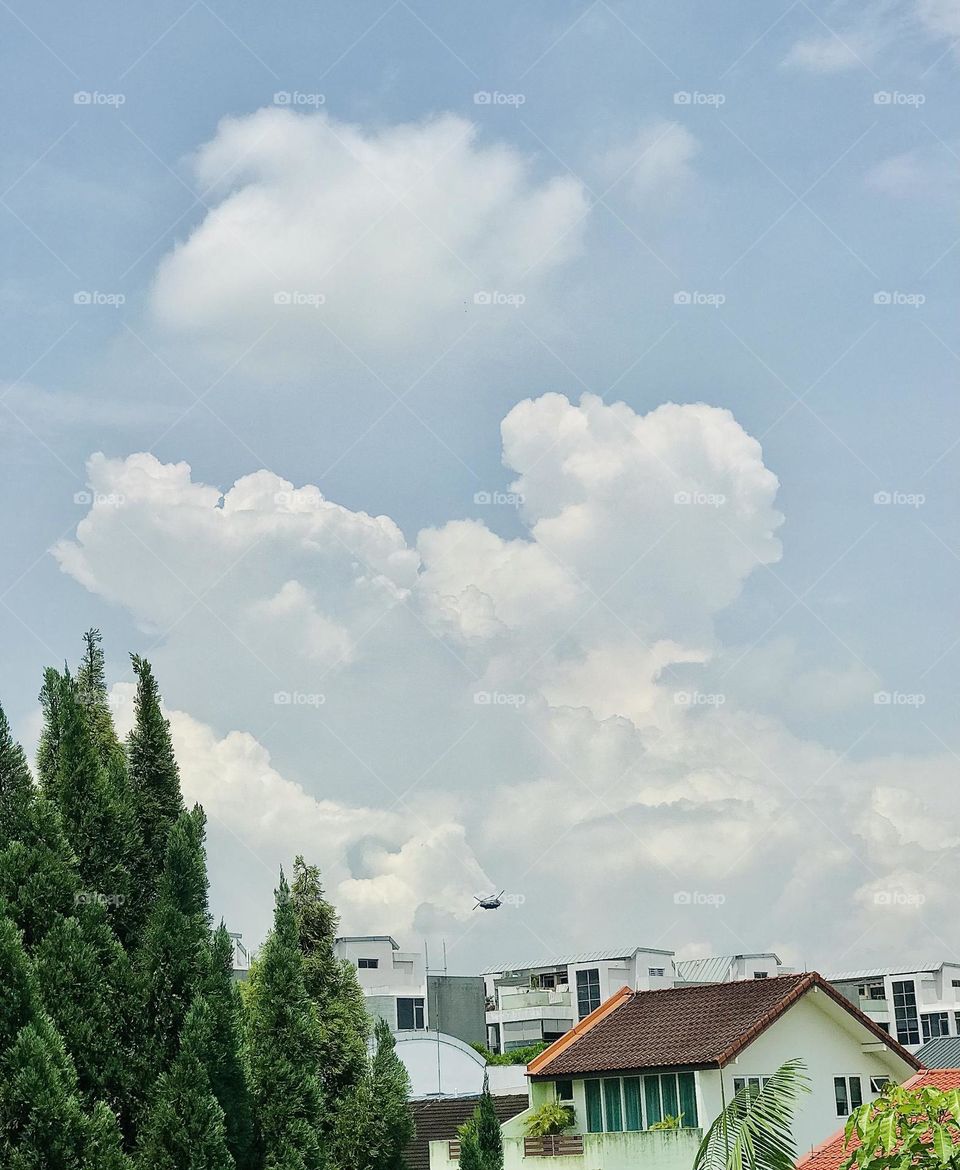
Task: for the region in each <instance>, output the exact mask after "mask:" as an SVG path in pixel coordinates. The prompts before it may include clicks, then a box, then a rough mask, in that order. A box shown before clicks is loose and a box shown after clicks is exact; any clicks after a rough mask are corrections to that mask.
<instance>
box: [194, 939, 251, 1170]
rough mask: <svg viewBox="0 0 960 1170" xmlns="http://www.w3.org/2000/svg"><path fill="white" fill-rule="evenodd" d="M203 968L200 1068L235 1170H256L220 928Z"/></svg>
mask: <svg viewBox="0 0 960 1170" xmlns="http://www.w3.org/2000/svg"><path fill="white" fill-rule="evenodd" d="M207 967H208V969H207V971H206V974H205V975H204V978H203V980H202V983H201V988H202V992H203V998H204V1000H205V1001H206V1004H207V1006H208V1009H209V1016H210V1028H209V1032H208V1037H207V1046H206V1049H205V1051H204V1053H203V1062H204V1066H205V1068H206V1072H207V1076H208V1077H209V1078H210V1087H211V1089H212V1090H213V1093H214V1096H215V1097H216V1099H217V1101H218V1103H219V1105H220V1108H221V1109H222V1110H223V1113H224V1123H225V1126H226V1140H227V1147H228V1148H229V1150H230V1153H231V1155H232V1157H233V1160H234V1162H235V1163H236V1166H237V1170H255V1167H256V1164H257V1158H256V1144H255V1140H254V1127H253V1103H252V1101H251V1098H250V1088H249V1085H248V1084H247V1077H246V1070H245V1069H244V1066H243V1060H242V1044H243V1031H242V1020H243V1016H242V1011H243V1007H242V1004H241V1002H240V993H239V991H238V990H237V987H236V985H235V984H234V982H233V977H232V976H233V941H232V939H231V938H230V935H229V934H228V933H227V928H226V927H225V926H224V925H223V923H222V922H221V923H220V926H219V927H218V929H217V930H216V931H215V932H214V935H213V941H212V943H211V946H210V952H209V959H208V965H207Z"/></svg>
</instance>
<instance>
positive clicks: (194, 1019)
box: [137, 995, 235, 1170]
mask: <svg viewBox="0 0 960 1170" xmlns="http://www.w3.org/2000/svg"><path fill="white" fill-rule="evenodd" d="M214 1031H215V1021H214V1019H213V1013H212V1012H211V1010H210V1006H209V1004H208V1003H207V1001H206V1000H205V999H204V997H203V996H202V995H198V996H197V998H196V999H195V1000H194V1001H193V1004H192V1005H191V1007H190V1011H189V1012H188V1013H187V1018H186V1020H185V1021H184V1025H183V1035H182V1038H181V1042H180V1051H179V1053H178V1054H177V1057H176V1059H175V1060H174V1062H173V1065H172V1066H171V1067H170V1069H169V1070H168V1071H167V1072H164V1073H161V1075H160V1077H159V1078H158V1080H157V1083H156V1085H155V1087H154V1090H153V1092H152V1093H151V1102H150V1108H149V1111H148V1113H147V1116H146V1119H145V1121H144V1125H143V1132H142V1135H141V1140H140V1143H139V1146H138V1151H137V1165H138V1166H139V1167H141V1168H142V1170H233V1167H234V1164H235V1163H234V1160H233V1157H232V1156H231V1154H230V1150H229V1147H228V1145H227V1133H226V1126H225V1124H224V1113H223V1109H221V1107H220V1105H219V1103H218V1101H217V1098H216V1095H215V1094H214V1091H213V1089H212V1087H211V1085H210V1079H209V1077H208V1075H207V1069H206V1066H207V1061H208V1060H209V1053H210V1046H211V1043H213V1042H214V1037H213V1032H214Z"/></svg>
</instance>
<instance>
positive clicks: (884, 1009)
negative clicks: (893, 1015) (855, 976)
mask: <svg viewBox="0 0 960 1170" xmlns="http://www.w3.org/2000/svg"><path fill="white" fill-rule="evenodd" d="M858 999H859V1007H860V1010H861V1011H862V1012H866V1013H867V1015H877V1016H885V1015H889V1013H890V1005H889V1003H888V1002H887V1000H885V999H871V998H870V996H869V995H861V996H859V997H858Z"/></svg>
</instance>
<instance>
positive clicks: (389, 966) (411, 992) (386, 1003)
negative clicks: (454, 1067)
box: [334, 934, 430, 1032]
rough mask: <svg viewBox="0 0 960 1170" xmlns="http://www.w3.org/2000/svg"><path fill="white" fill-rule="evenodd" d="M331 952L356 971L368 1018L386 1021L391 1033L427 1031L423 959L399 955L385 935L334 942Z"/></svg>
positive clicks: (404, 953) (395, 944) (349, 937)
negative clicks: (368, 1014)
mask: <svg viewBox="0 0 960 1170" xmlns="http://www.w3.org/2000/svg"><path fill="white" fill-rule="evenodd" d="M334 952H335V954H336V955H337V956H338V958H341V959H346V960H347V962H349V963H351V964H352V965H353V966H354V967H355V968H356V971H357V980H358V981H359V983H360V987H361V988H362V989H363V994H364V998H365V999H366V1003H367V1010H368V1011H369V1013H370V1015H371V1016H373V1017H374V1018H377V1017H379V1018H380V1019H383V1020H386V1021H387V1024H388V1025H389V1026H390V1030H391V1031H393V1032H414V1031H424V1030H426V1029H427V1028H428V1027H429V1025H430V1020H429V1015H428V1011H427V977H426V972H425V970H424V962H423V955H420V954H417V952H416V951H401V950H400V944H399V943H398V942H397V941H396V940H395V939H393V938H391V937H390V935H388V934H364V935H347V936H345V937H343V938H338V939H337V940H336V942H335V943H334Z"/></svg>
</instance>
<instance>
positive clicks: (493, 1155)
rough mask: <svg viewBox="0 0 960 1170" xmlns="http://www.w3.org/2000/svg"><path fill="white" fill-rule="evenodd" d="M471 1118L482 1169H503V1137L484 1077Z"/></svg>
mask: <svg viewBox="0 0 960 1170" xmlns="http://www.w3.org/2000/svg"><path fill="white" fill-rule="evenodd" d="M473 1120H474V1125H475V1128H476V1133H477V1144H478V1146H479V1149H480V1157H481V1158H482V1160H483V1165H484V1170H503V1138H502V1136H501V1134H500V1122H499V1121H498V1120H497V1113H496V1110H495V1109H494V1107H493V1097H491V1096H490V1088H489V1086H488V1084H487V1081H486V1077H484V1082H483V1093H482V1094H481V1096H480V1101H479V1104H478V1105H477V1108H476V1110H475V1111H474V1114H473Z"/></svg>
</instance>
